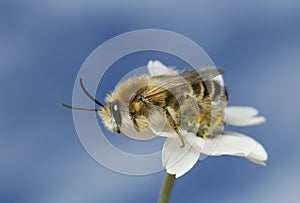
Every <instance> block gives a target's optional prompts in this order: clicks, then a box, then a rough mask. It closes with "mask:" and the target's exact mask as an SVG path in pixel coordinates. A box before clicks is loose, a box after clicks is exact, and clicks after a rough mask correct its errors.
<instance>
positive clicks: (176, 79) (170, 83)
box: [144, 67, 224, 97]
mask: <svg viewBox="0 0 300 203" xmlns="http://www.w3.org/2000/svg"><path fill="white" fill-rule="evenodd" d="M223 72H224V70H223V69H221V68H218V69H216V68H209V67H206V68H197V69H194V70H191V71H187V72H184V73H182V74H180V75H156V76H152V78H153V79H155V81H156V82H155V83H156V84H157V86H156V85H154V86H153V88H150V89H148V90H147V91H145V92H144V96H145V97H151V96H155V95H158V94H161V93H163V92H166V91H172V90H175V89H177V88H185V87H188V86H189V85H190V84H196V83H199V82H201V81H206V80H210V79H213V78H215V77H216V76H218V75H221V74H222V73H223Z"/></svg>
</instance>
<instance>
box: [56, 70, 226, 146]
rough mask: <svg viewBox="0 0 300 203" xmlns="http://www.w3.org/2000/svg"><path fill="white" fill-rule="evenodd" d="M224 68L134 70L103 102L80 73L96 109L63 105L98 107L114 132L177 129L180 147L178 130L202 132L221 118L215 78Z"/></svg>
mask: <svg viewBox="0 0 300 203" xmlns="http://www.w3.org/2000/svg"><path fill="white" fill-rule="evenodd" d="M223 72H224V71H223V69H220V68H219V69H215V68H213V69H212V68H197V69H194V70H190V71H186V72H183V73H179V72H178V71H176V70H174V69H169V71H168V72H166V73H164V74H161V75H154V76H149V75H141V76H136V77H133V78H129V79H128V80H126V81H125V82H123V83H121V84H120V85H118V86H117V87H116V88H115V90H114V91H113V92H112V93H111V94H108V96H107V97H106V99H105V103H106V104H105V105H104V104H102V103H101V102H99V101H98V100H97V99H95V98H94V97H93V96H92V95H91V94H90V93H89V92H88V91H87V89H86V88H85V87H84V85H83V80H82V79H80V86H81V88H82V90H83V91H84V93H85V94H86V95H87V96H88V97H89V98H90V99H91V100H93V101H94V102H95V104H97V105H98V106H99V109H89V108H81V107H74V106H70V105H66V104H62V105H63V106H64V107H67V108H70V109H77V110H88V111H95V112H97V113H98V114H99V116H100V117H101V119H102V122H103V124H104V125H105V126H106V127H107V128H108V129H109V130H110V131H112V132H115V133H124V134H126V135H128V134H130V133H132V132H133V130H132V129H135V133H136V134H137V136H143V134H145V133H146V132H147V133H149V132H150V133H152V134H156V135H157V134H159V132H173V133H176V134H177V135H178V136H179V138H180V139H181V142H182V145H181V146H180V147H184V146H185V143H184V139H183V135H182V130H186V131H189V132H194V133H195V135H197V136H199V137H203V138H206V136H209V134H210V131H211V130H212V129H214V128H216V127H217V126H220V125H222V124H224V121H223V110H224V108H225V107H226V105H227V103H228V92H227V89H226V88H225V87H224V85H223V84H221V83H220V82H219V81H218V80H216V79H215V78H216V77H217V76H219V75H221V74H223ZM162 124H164V125H163V126H162ZM128 129H130V130H128ZM149 129H150V131H149ZM128 136H130V135H128Z"/></svg>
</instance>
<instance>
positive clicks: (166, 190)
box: [159, 173, 175, 203]
mask: <svg viewBox="0 0 300 203" xmlns="http://www.w3.org/2000/svg"><path fill="white" fill-rule="evenodd" d="M174 183H175V175H171V174H168V173H167V174H166V178H165V182H164V186H163V188H162V191H161V194H160V198H159V203H168V202H169V199H170V196H171V192H172V188H173V185H174Z"/></svg>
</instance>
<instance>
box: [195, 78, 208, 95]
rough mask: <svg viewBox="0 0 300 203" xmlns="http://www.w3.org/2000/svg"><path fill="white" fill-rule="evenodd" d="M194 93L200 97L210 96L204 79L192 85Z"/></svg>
mask: <svg viewBox="0 0 300 203" xmlns="http://www.w3.org/2000/svg"><path fill="white" fill-rule="evenodd" d="M191 87H192V91H193V94H194V95H195V96H196V97H197V98H200V99H203V98H205V97H207V96H209V90H208V88H207V86H206V84H205V83H204V82H203V81H200V82H198V83H194V84H192V85H191Z"/></svg>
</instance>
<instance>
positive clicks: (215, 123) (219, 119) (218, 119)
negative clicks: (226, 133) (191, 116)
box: [212, 116, 223, 128]
mask: <svg viewBox="0 0 300 203" xmlns="http://www.w3.org/2000/svg"><path fill="white" fill-rule="evenodd" d="M222 120H223V116H218V118H217V119H216V120H215V122H214V123H213V124H212V128H214V127H217V126H218V125H219V124H220V123H221V122H222Z"/></svg>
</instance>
